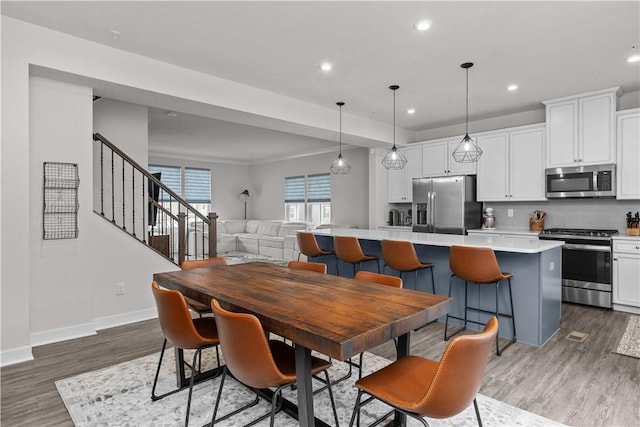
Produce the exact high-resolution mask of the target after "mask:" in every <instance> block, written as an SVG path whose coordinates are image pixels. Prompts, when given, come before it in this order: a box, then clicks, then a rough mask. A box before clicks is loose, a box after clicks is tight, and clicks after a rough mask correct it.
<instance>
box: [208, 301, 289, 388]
mask: <svg viewBox="0 0 640 427" xmlns="http://www.w3.org/2000/svg"><path fill="white" fill-rule="evenodd" d="M211 309H212V310H213V313H214V316H215V319H216V324H217V327H218V337H219V339H220V345H221V346H222V348H223V352H224V359H225V362H226V364H227V367H228V368H229V370H230V371H231V373H232V374H233V376H234V377H236V378H237V379H238V380H239V381H240V382H242V383H244V384H246V385H248V386H249V387H255V388H268V387H273V386H275V385H279V384H280V383H281V382H283V381H282V380H283V375H282V373H281V372H280V370H279V369H278V367H277V365H276V363H275V361H274V360H273V355H272V354H271V349H270V347H269V342H268V341H267V337H266V335H265V333H264V329H263V328H262V325H261V324H260V321H259V320H258V318H257V317H255V316H254V315H252V314H248V313H233V312H231V311H227V310H225V309H223V308H222V307H220V304H219V303H218V301H216V300H215V299H212V300H211Z"/></svg>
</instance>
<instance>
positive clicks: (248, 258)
mask: <svg viewBox="0 0 640 427" xmlns="http://www.w3.org/2000/svg"><path fill="white" fill-rule="evenodd" d="M218 255H219V256H221V257H224V259H226V260H227V264H229V265H234V264H245V263H247V262H255V261H260V262H268V263H270V264H276V265H280V266H286V265H287V263H288V261H287V260H286V259H280V258H272V257H268V256H265V255H258V254H250V253H246V252H223V253H220V254H218Z"/></svg>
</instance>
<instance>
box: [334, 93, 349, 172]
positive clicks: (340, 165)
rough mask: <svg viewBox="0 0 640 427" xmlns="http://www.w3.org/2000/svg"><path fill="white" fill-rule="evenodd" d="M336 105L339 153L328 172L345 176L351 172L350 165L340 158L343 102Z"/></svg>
mask: <svg viewBox="0 0 640 427" xmlns="http://www.w3.org/2000/svg"><path fill="white" fill-rule="evenodd" d="M336 105H337V106H338V107H340V153H339V154H338V157H336V159H335V160H334V161H333V163H331V167H329V170H330V171H331V173H332V174H334V175H346V174H348V173H349V171H350V170H351V165H350V164H349V162H348V161H347V160H346V159H345V158H344V157H342V106H343V105H344V102H336Z"/></svg>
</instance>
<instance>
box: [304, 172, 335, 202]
mask: <svg viewBox="0 0 640 427" xmlns="http://www.w3.org/2000/svg"><path fill="white" fill-rule="evenodd" d="M308 180H309V181H308V184H307V186H308V187H307V188H308V195H307V201H308V202H309V203H314V202H330V201H331V175H329V174H328V173H322V174H317V175H309V176H308Z"/></svg>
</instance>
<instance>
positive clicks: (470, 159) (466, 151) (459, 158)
mask: <svg viewBox="0 0 640 427" xmlns="http://www.w3.org/2000/svg"><path fill="white" fill-rule="evenodd" d="M460 67H461V68H464V69H465V70H466V72H467V109H466V119H465V131H464V138H462V141H460V143H459V144H458V146H457V147H456V149H455V150H453V154H452V156H453V159H454V160H455V161H456V162H458V163H475V162H477V161H478V160H479V159H480V156H482V150H481V149H480V147H478V144H476V143H475V141H474V140H473V139H471V137H470V136H469V68H471V67H473V62H465V63H464V64H462V65H460Z"/></svg>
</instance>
